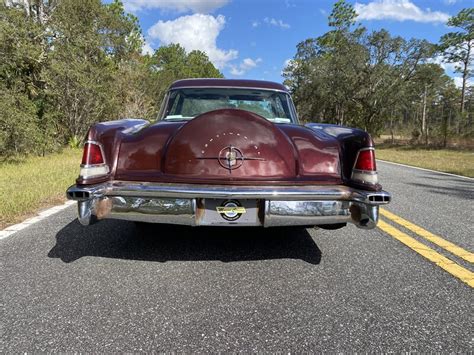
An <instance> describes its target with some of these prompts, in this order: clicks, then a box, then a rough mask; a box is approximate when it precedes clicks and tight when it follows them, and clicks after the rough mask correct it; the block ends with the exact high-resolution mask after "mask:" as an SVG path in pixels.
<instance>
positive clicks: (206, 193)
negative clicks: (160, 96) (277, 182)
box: [68, 181, 390, 205]
mask: <svg viewBox="0 0 474 355" xmlns="http://www.w3.org/2000/svg"><path fill="white" fill-rule="evenodd" d="M79 191H81V192H82V191H85V192H87V193H89V194H91V195H93V196H95V197H98V196H133V197H137V196H139V197H160V198H168V197H169V198H215V199H232V198H235V199H269V200H274V201H277V200H285V201H299V200H303V201H306V200H345V201H358V202H363V203H368V204H374V205H377V204H379V203H371V202H370V201H368V196H369V195H370V196H375V195H383V196H390V194H389V193H388V192H385V191H379V192H377V191H365V190H358V189H354V188H351V187H348V186H344V185H327V186H325V185H305V186H236V185H198V184H170V183H150V182H132V181H111V182H107V183H104V184H98V185H93V186H84V187H78V186H76V185H73V186H71V187H70V188H69V189H68V198H70V199H74V200H79V199H76V198H74V192H79ZM386 203H388V202H386Z"/></svg>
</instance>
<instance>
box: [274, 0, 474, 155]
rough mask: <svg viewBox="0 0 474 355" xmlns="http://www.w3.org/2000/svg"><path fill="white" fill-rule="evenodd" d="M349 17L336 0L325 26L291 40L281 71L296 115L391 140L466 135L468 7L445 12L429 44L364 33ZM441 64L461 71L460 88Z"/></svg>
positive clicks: (473, 24) (473, 43)
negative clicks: (442, 27) (292, 50)
mask: <svg viewBox="0 0 474 355" xmlns="http://www.w3.org/2000/svg"><path fill="white" fill-rule="evenodd" d="M356 19H357V13H356V12H355V10H354V8H353V7H352V5H350V4H348V3H347V2H346V1H344V0H340V1H337V2H336V3H335V5H334V7H333V10H332V12H331V14H330V16H329V17H328V20H329V26H330V31H328V32H327V33H325V34H323V35H322V36H319V37H316V38H309V39H307V40H305V41H302V42H300V43H299V44H298V45H297V49H296V54H295V56H294V58H293V59H292V60H291V61H290V62H289V64H288V66H287V67H286V68H285V69H284V72H283V76H284V78H285V84H286V85H287V86H288V87H289V88H290V90H291V92H292V94H293V99H294V101H295V104H296V106H297V109H298V112H299V115H300V118H302V119H303V121H316V122H328V123H337V124H341V125H348V126H356V127H360V128H363V129H365V130H367V131H369V132H370V133H372V134H374V135H379V134H380V133H384V132H385V133H390V134H391V136H392V141H393V139H394V136H395V135H397V134H398V135H400V134H401V135H404V136H409V137H411V139H412V140H413V141H414V142H417V143H423V144H427V143H429V142H432V143H437V144H442V145H445V146H446V144H447V142H448V140H449V139H450V138H452V137H465V138H467V139H472V138H473V136H474V131H473V128H472V121H473V117H472V116H473V104H474V102H473V98H474V90H473V87H472V86H468V85H467V84H468V80H469V78H470V77H472V61H473V56H474V54H473V52H474V48H473V47H474V9H473V8H467V9H464V10H462V11H460V12H459V13H458V14H457V15H455V16H453V17H451V18H450V19H449V21H448V22H447V25H448V26H449V28H450V29H452V30H453V31H452V32H449V33H447V34H445V35H444V36H442V37H441V38H440V41H439V43H436V44H433V43H429V42H428V41H426V40H419V39H409V40H407V39H404V38H402V37H399V36H393V35H391V34H390V33H389V32H388V31H387V30H385V29H382V30H379V31H368V30H367V29H366V28H365V27H363V26H362V25H361V24H359V23H357V21H356ZM442 62H444V63H449V64H452V65H453V66H454V68H455V71H456V72H457V73H460V74H461V75H462V85H461V87H460V88H457V87H456V85H455V83H454V80H453V79H452V78H450V77H449V76H447V75H446V74H445V71H444V69H443V68H442V66H441V65H440V64H441V63H442Z"/></svg>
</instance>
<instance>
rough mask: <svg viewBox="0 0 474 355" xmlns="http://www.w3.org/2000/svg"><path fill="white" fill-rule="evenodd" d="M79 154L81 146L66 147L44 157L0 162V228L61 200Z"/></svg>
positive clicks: (75, 172) (77, 168) (79, 157)
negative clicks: (75, 147) (76, 147)
mask: <svg viewBox="0 0 474 355" xmlns="http://www.w3.org/2000/svg"><path fill="white" fill-rule="evenodd" d="M81 154H82V151H81V150H80V149H70V148H68V149H64V150H63V151H62V152H61V153H55V154H50V155H47V156H45V157H28V158H25V159H23V160H21V161H17V162H2V163H0V230H1V229H3V228H5V227H6V226H8V225H10V224H15V223H18V222H21V221H22V220H24V219H25V218H27V217H29V216H31V215H33V214H34V213H35V212H37V211H38V210H39V209H42V208H46V207H48V206H51V205H55V204H59V203H61V202H64V201H65V200H66V197H65V191H66V189H67V188H68V187H69V186H70V185H72V184H73V183H74V180H75V179H76V177H77V175H78V173H79V164H80V160H81Z"/></svg>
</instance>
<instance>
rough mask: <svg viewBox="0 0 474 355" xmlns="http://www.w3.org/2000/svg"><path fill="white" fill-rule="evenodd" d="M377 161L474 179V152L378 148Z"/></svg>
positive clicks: (380, 146)
mask: <svg viewBox="0 0 474 355" xmlns="http://www.w3.org/2000/svg"><path fill="white" fill-rule="evenodd" d="M375 155H376V157H377V159H382V160H387V161H391V162H395V163H401V164H406V165H412V166H416V167H420V168H425V169H431V170H437V171H442V172H446V173H451V174H457V175H463V176H468V177H474V151H472V150H453V149H434V148H424V147H412V146H387V145H379V146H377V149H376V152H375Z"/></svg>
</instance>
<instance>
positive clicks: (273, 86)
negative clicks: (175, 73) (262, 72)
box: [170, 78, 288, 92]
mask: <svg viewBox="0 0 474 355" xmlns="http://www.w3.org/2000/svg"><path fill="white" fill-rule="evenodd" d="M189 87H193V88H195V87H227V88H229V87H232V88H252V89H267V90H279V91H285V92H288V89H287V88H286V86H284V85H282V84H279V83H275V82H273V81H264V80H241V79H208V78H206V79H204V78H202V79H183V80H177V81H175V82H174V83H173V84H171V86H170V90H173V89H179V88H189Z"/></svg>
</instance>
